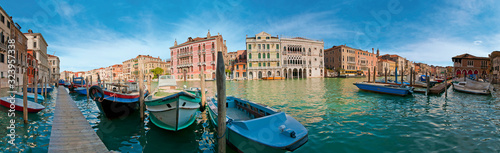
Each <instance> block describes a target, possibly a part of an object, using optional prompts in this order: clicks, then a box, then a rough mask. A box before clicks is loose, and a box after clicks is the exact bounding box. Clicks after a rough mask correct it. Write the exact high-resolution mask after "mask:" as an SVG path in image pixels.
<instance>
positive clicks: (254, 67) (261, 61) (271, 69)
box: [246, 32, 283, 80]
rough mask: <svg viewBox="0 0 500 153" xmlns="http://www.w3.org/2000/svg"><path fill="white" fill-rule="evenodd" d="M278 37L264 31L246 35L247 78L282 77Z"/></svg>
mask: <svg viewBox="0 0 500 153" xmlns="http://www.w3.org/2000/svg"><path fill="white" fill-rule="evenodd" d="M280 46H281V45H280V39H279V37H278V36H271V34H269V33H266V32H260V33H258V34H256V35H255V36H254V37H248V36H247V37H246V49H247V51H246V53H247V66H248V69H247V72H248V76H247V78H248V79H249V80H253V79H262V78H264V77H282V74H283V71H282V66H281V64H282V63H280V61H281V56H280Z"/></svg>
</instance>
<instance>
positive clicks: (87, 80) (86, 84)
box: [85, 77, 89, 101]
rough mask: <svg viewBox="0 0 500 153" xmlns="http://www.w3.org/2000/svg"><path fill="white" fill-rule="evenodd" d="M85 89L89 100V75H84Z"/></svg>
mask: <svg viewBox="0 0 500 153" xmlns="http://www.w3.org/2000/svg"><path fill="white" fill-rule="evenodd" d="M85 90H86V91H87V101H88V100H89V77H85Z"/></svg>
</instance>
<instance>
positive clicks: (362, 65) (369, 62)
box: [325, 45, 379, 75]
mask: <svg viewBox="0 0 500 153" xmlns="http://www.w3.org/2000/svg"><path fill="white" fill-rule="evenodd" d="M325 52H328V53H327V54H328V64H327V65H329V66H330V67H332V68H333V69H332V70H334V71H336V72H339V71H340V70H362V71H363V73H364V75H368V70H370V72H371V73H373V72H374V67H375V66H376V65H377V61H378V56H379V50H378V49H377V53H375V52H374V49H373V48H372V52H371V53H370V52H368V51H364V50H361V49H356V48H352V47H349V46H347V45H339V46H333V47H332V48H328V49H326V50H325Z"/></svg>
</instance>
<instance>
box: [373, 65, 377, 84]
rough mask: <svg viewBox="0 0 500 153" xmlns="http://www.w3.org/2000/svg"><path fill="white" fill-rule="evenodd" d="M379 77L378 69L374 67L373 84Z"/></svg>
mask: <svg viewBox="0 0 500 153" xmlns="http://www.w3.org/2000/svg"><path fill="white" fill-rule="evenodd" d="M376 76H377V67H376V66H374V67H373V83H375V77H376Z"/></svg>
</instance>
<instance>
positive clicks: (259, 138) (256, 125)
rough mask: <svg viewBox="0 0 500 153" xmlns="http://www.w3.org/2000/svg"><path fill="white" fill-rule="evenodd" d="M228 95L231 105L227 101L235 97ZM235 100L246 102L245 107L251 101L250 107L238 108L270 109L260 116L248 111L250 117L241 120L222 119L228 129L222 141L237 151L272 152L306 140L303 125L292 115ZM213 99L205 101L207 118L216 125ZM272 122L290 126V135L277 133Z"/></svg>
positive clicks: (277, 128)
mask: <svg viewBox="0 0 500 153" xmlns="http://www.w3.org/2000/svg"><path fill="white" fill-rule="evenodd" d="M231 98H232V100H227V102H230V103H232V104H229V107H232V106H231V105H235V104H234V103H235V99H237V98H234V97H231ZM228 99H229V98H228ZM237 100H238V102H239V104H246V105H245V107H247V106H248V107H249V105H251V106H252V108H253V109H252V108H248V109H246V108H238V109H243V110H254V109H258V112H262V111H264V112H266V114H268V113H271V114H268V115H266V116H260V117H259V116H252V115H250V116H251V117H250V119H243V120H242V119H241V118H240V119H238V118H236V119H235V120H233V119H231V118H230V117H229V116H226V122H228V123H227V124H226V126H227V130H228V131H226V134H225V135H224V136H225V137H226V139H227V141H226V142H227V143H228V144H230V146H232V147H234V148H235V149H236V150H238V151H239V152H266V153H268V152H271V153H274V152H286V151H294V150H296V149H297V148H299V147H300V146H302V145H304V144H305V143H306V142H307V141H308V134H307V129H306V128H305V127H303V125H302V124H300V123H299V122H298V121H297V120H295V119H294V118H293V117H291V116H289V115H286V114H285V113H283V112H277V111H272V112H268V111H266V109H267V110H269V109H270V108H268V107H267V106H263V105H258V104H256V103H253V102H250V101H246V100H241V99H237ZM213 101H214V99H212V100H211V101H209V102H208V103H209V104H208V108H209V109H208V111H209V118H210V121H211V122H212V123H213V124H214V125H215V126H216V127H217V126H218V124H217V117H218V114H217V113H216V111H217V109H218V108H217V106H216V104H215V103H214V102H213ZM239 104H238V105H239ZM233 109H234V107H233ZM263 109H264V110H263ZM243 110H242V111H243ZM247 113H248V112H247ZM254 113H255V112H254ZM236 116H238V115H236ZM276 125H281V126H284V127H286V128H291V129H293V131H294V134H293V135H294V136H293V137H290V136H288V135H286V134H284V133H281V132H280V131H279V127H278V126H276ZM295 132H296V133H295ZM295 136H297V137H295ZM263 137H265V138H263Z"/></svg>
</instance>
